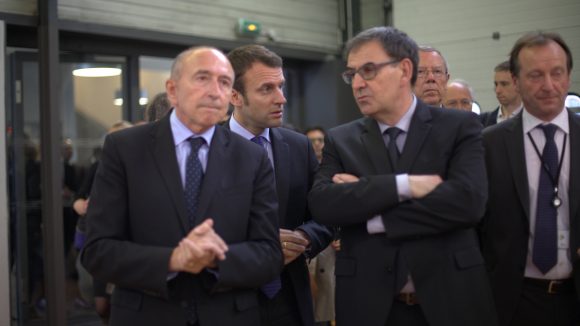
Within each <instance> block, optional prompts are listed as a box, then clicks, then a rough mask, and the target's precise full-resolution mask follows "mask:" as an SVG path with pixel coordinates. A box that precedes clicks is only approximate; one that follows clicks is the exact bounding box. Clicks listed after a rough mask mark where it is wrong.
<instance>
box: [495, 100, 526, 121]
mask: <svg viewBox="0 0 580 326" xmlns="http://www.w3.org/2000/svg"><path fill="white" fill-rule="evenodd" d="M523 108H524V104H523V103H522V104H520V107H519V108H517V109H515V110H514V112H512V114H510V116H509V117H504V116H503V110H502V109H503V106H501V105H500V106H499V110H498V112H497V118H498V119H504V118H505V119H507V118H513V117H515V116H516V115H518V113H520V111H521V110H522V109H523Z"/></svg>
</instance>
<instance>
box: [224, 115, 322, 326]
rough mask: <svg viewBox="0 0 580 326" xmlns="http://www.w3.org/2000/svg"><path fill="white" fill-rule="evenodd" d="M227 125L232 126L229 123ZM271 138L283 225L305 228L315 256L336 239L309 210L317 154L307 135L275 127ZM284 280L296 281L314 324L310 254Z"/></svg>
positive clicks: (306, 321)
mask: <svg viewBox="0 0 580 326" xmlns="http://www.w3.org/2000/svg"><path fill="white" fill-rule="evenodd" d="M226 125H227V126H228V127H229V123H227V124H226ZM270 140H271V142H272V153H273V158H274V171H275V174H276V190H277V194H278V205H279V208H278V216H279V224H280V227H281V228H284V229H290V230H294V229H297V228H298V229H300V230H302V231H304V232H305V233H306V234H307V235H308V237H309V238H310V241H311V249H310V251H309V252H308V256H309V257H314V256H316V255H317V254H318V253H319V252H321V251H322V250H324V248H326V247H327V246H328V245H329V244H330V241H332V232H331V230H330V229H329V228H327V227H325V226H322V225H320V224H318V223H316V222H314V221H313V220H312V216H311V214H310V210H309V209H308V192H309V191H310V188H311V187H312V182H313V179H314V173H315V172H316V170H317V169H318V161H317V160H316V155H315V154H314V151H313V149H312V145H311V143H310V141H309V140H308V138H307V137H306V136H304V135H302V134H299V133H297V132H294V131H292V130H289V129H285V128H271V129H270ZM282 279H283V281H288V280H289V281H290V283H291V284H292V291H293V292H294V295H295V296H296V303H297V305H298V309H299V310H300V317H301V319H302V323H303V325H304V326H310V325H314V312H313V305H312V294H311V291H310V281H309V273H308V266H307V264H306V257H304V256H300V257H298V258H296V260H294V261H293V262H291V263H290V264H288V265H286V266H285V267H284V270H283V272H282ZM283 290H285V289H283ZM286 290H288V289H286Z"/></svg>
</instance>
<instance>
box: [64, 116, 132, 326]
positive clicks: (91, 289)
mask: <svg viewBox="0 0 580 326" xmlns="http://www.w3.org/2000/svg"><path fill="white" fill-rule="evenodd" d="M132 126H133V125H132V124H131V123H130V122H128V121H124V120H122V121H119V122H117V123H115V124H113V125H112V126H111V128H109V130H108V132H107V134H111V133H113V132H115V131H119V130H123V129H126V128H129V127H132ZM95 159H96V161H95V162H93V164H91V166H90V167H89V170H88V171H87V174H86V176H85V179H84V180H83V183H82V184H81V186H80V188H79V191H78V193H77V195H76V199H75V201H74V203H73V209H74V210H75V212H76V213H77V214H78V215H79V219H78V222H77V225H76V230H75V235H74V247H75V249H76V250H77V251H79V252H80V250H82V248H83V246H84V244H85V240H86V218H85V215H86V214H87V209H88V206H89V197H90V194H91V188H92V187H93V181H94V179H95V174H96V173H97V168H98V166H99V160H98V159H99V156H96V157H95ZM76 269H77V273H78V287H79V293H80V296H81V298H82V299H83V300H84V301H85V302H87V303H89V304H90V305H94V306H95V311H96V312H97V314H98V315H99V317H100V318H101V320H102V321H103V323H104V324H107V323H108V320H109V312H110V297H111V291H112V289H111V286H109V288H107V283H106V282H102V281H99V280H95V279H93V277H92V276H91V275H90V274H89V273H88V272H87V271H86V270H85V268H84V267H83V266H82V264H80V259H79V257H77V260H76Z"/></svg>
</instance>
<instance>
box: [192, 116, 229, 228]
mask: <svg viewBox="0 0 580 326" xmlns="http://www.w3.org/2000/svg"><path fill="white" fill-rule="evenodd" d="M229 133H230V131H226V130H224V129H223V128H222V127H221V126H216V128H215V133H214V135H213V138H212V141H211V146H210V147H209V153H208V158H207V167H206V169H205V175H204V177H203V184H202V185H201V194H200V196H199V207H198V210H199V214H197V215H198V216H201V217H202V219H205V218H206V217H208V216H206V215H207V213H206V211H207V209H208V207H209V204H210V203H211V200H212V198H214V197H215V194H216V193H217V192H218V191H219V189H220V188H221V186H222V182H221V180H222V179H223V176H224V171H223V167H224V166H230V165H229V164H227V163H224V162H226V161H228V159H229V158H228V156H227V154H226V153H227V150H228V145H229V142H230V140H229ZM201 222H202V221H195V224H196V225H197V224H199V223H201Z"/></svg>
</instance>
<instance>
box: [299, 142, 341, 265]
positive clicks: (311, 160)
mask: <svg viewBox="0 0 580 326" xmlns="http://www.w3.org/2000/svg"><path fill="white" fill-rule="evenodd" d="M306 143H307V147H308V150H307V151H308V189H311V187H312V183H313V180H314V175H315V173H316V171H317V170H318V161H317V160H316V155H315V154H314V150H313V149H312V145H311V144H310V141H307V142H306ZM305 215H306V216H305V217H304V224H303V225H301V226H299V227H298V229H299V230H302V231H303V232H304V233H306V234H307V235H308V237H309V238H310V250H309V252H308V257H314V256H316V255H318V253H319V252H321V251H322V250H324V249H325V248H326V247H328V245H329V244H330V242H331V241H332V239H333V238H334V232H333V230H332V228H330V227H328V226H325V225H322V224H320V223H318V222H316V221H314V220H313V219H312V214H311V212H310V207H309V205H307V207H306V213H305Z"/></svg>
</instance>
